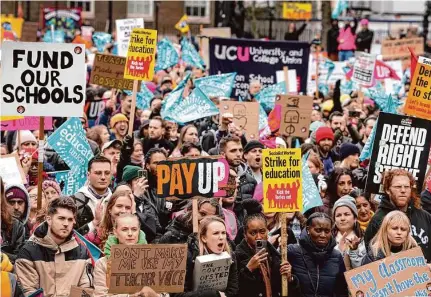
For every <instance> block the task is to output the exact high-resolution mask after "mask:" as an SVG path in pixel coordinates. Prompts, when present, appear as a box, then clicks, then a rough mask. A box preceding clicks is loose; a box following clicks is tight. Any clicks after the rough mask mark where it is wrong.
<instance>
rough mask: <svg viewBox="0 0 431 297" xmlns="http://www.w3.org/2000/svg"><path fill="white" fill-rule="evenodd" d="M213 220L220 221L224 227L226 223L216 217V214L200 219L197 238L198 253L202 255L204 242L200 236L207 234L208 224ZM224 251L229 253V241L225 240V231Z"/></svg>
mask: <svg viewBox="0 0 431 297" xmlns="http://www.w3.org/2000/svg"><path fill="white" fill-rule="evenodd" d="M213 222H219V223H222V224H223V226H224V227H225V229H226V224H225V222H224V220H223V219H221V218H219V217H217V216H207V217H205V218H203V219H202V221H201V222H200V223H199V232H198V239H199V255H201V256H202V255H204V251H205V250H206V248H205V243H204V242H203V241H202V237H203V236H204V235H206V234H207V232H208V226H209V225H210V224H211V223H213ZM224 251H225V252H228V253H229V254H230V247H229V243H228V242H227V233H226V243H225V246H224Z"/></svg>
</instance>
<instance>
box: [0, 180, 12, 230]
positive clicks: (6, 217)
mask: <svg viewBox="0 0 431 297" xmlns="http://www.w3.org/2000/svg"><path fill="white" fill-rule="evenodd" d="M0 188H1V224H2V229H6V233H7V235H8V236H10V235H11V233H12V215H11V213H10V211H9V204H8V203H7V202H6V196H5V189H4V183H3V179H2V177H1V176H0Z"/></svg>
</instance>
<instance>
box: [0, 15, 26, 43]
mask: <svg viewBox="0 0 431 297" xmlns="http://www.w3.org/2000/svg"><path fill="white" fill-rule="evenodd" d="M23 24H24V19H23V18H16V17H15V16H14V15H5V14H2V15H1V16H0V44H1V43H2V42H3V40H13V41H16V40H20V39H21V33H22V27H23Z"/></svg>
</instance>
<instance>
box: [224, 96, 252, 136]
mask: <svg viewBox="0 0 431 297" xmlns="http://www.w3.org/2000/svg"><path fill="white" fill-rule="evenodd" d="M219 109H220V114H221V115H223V114H224V113H231V114H233V123H234V124H235V126H237V127H239V128H241V129H243V130H244V132H245V136H246V138H247V140H249V141H250V140H253V139H255V140H257V139H259V102H236V101H235V102H234V101H223V102H220V104H219Z"/></svg>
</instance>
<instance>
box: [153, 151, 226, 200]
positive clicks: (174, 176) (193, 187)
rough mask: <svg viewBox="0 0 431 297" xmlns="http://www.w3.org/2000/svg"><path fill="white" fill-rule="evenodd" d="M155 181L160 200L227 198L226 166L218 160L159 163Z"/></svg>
mask: <svg viewBox="0 0 431 297" xmlns="http://www.w3.org/2000/svg"><path fill="white" fill-rule="evenodd" d="M157 177H158V178H157V196H158V197H160V198H167V197H176V198H179V199H187V198H192V197H196V196H200V197H208V198H209V197H211V198H212V197H227V195H228V193H229V192H230V191H229V188H230V185H229V164H228V163H227V161H226V159H224V158H222V157H220V156H213V157H202V158H179V159H170V160H166V161H161V162H159V163H157Z"/></svg>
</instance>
